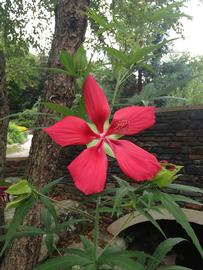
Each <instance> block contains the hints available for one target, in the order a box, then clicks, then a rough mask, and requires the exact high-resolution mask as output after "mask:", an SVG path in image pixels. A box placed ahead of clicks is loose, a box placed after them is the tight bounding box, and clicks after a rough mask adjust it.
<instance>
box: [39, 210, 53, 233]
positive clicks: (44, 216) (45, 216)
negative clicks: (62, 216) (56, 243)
mask: <svg viewBox="0 0 203 270" xmlns="http://www.w3.org/2000/svg"><path fill="white" fill-rule="evenodd" d="M41 220H42V223H43V225H44V227H45V229H46V231H47V232H49V231H50V230H51V223H52V216H51V214H50V212H49V210H48V209H47V208H43V209H42V213H41Z"/></svg>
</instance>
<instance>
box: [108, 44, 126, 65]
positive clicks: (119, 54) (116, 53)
mask: <svg viewBox="0 0 203 270" xmlns="http://www.w3.org/2000/svg"><path fill="white" fill-rule="evenodd" d="M104 50H105V51H107V52H108V53H109V54H110V55H112V56H113V57H115V58H117V59H119V60H120V61H121V62H123V63H124V64H128V61H129V58H128V55H127V54H126V53H124V52H121V51H119V50H117V49H114V48H110V47H104Z"/></svg>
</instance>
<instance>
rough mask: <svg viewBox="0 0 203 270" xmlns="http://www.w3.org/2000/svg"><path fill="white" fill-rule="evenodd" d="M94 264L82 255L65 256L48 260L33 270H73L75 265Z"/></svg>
mask: <svg viewBox="0 0 203 270" xmlns="http://www.w3.org/2000/svg"><path fill="white" fill-rule="evenodd" d="M88 264H92V261H90V260H89V259H88V258H84V257H80V256H70V255H69V256H63V257H58V258H54V259H50V260H47V261H46V262H45V263H44V264H42V265H40V266H38V267H35V268H34V269H33V270H69V269H70V270H71V269H72V267H73V266H75V265H81V266H85V265H88Z"/></svg>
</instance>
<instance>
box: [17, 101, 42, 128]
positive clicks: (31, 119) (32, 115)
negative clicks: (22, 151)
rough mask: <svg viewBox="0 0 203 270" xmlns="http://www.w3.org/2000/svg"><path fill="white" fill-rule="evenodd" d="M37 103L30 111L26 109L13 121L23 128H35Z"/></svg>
mask: <svg viewBox="0 0 203 270" xmlns="http://www.w3.org/2000/svg"><path fill="white" fill-rule="evenodd" d="M38 107H39V103H38V102H37V103H36V104H35V105H34V106H33V107H32V109H26V110H24V111H23V112H22V113H20V114H19V115H18V116H16V117H15V118H14V119H13V120H14V121H15V123H16V124H17V125H19V126H24V127H26V128H33V127H35V122H36V118H37V113H38Z"/></svg>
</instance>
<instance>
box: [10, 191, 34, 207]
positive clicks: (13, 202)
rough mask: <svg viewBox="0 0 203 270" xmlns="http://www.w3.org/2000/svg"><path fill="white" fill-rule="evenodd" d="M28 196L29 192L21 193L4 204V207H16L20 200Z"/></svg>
mask: <svg viewBox="0 0 203 270" xmlns="http://www.w3.org/2000/svg"><path fill="white" fill-rule="evenodd" d="M30 196H31V194H23V195H20V196H18V197H17V198H15V199H14V200H12V201H11V202H8V203H7V204H6V209H9V208H16V207H18V205H19V204H20V203H21V202H23V201H25V200H27V199H28V198H29V197H30Z"/></svg>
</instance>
